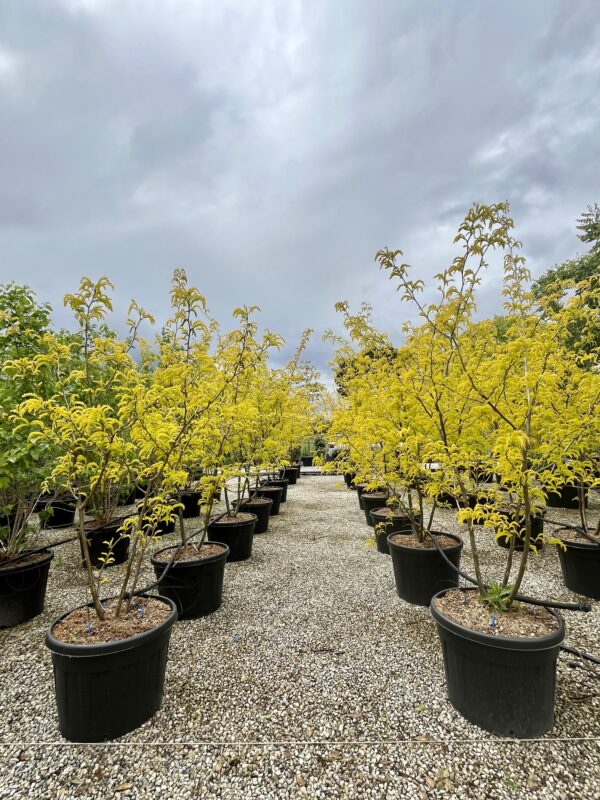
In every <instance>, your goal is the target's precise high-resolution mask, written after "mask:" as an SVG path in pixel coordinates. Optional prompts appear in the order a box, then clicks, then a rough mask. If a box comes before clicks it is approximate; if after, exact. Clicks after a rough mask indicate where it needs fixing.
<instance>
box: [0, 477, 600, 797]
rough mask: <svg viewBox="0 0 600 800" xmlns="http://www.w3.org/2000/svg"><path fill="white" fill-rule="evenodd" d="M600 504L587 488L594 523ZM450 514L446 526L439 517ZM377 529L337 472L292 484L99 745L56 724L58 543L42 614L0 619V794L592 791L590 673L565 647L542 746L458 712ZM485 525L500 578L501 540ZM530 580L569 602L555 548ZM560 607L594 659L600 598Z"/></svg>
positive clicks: (596, 685) (62, 561)
mask: <svg viewBox="0 0 600 800" xmlns="http://www.w3.org/2000/svg"><path fill="white" fill-rule="evenodd" d="M599 510H600V504H599V502H598V496H597V495H596V496H595V497H594V498H593V502H592V509H591V516H592V518H597V515H598V513H599ZM548 516H550V517H551V518H553V519H557V518H559V516H560V518H562V519H566V518H569V517H570V518H571V519H573V520H574V521H575V515H573V514H572V512H561V511H558V510H554V509H550V510H549V512H548ZM442 521H443V524H444V527H445V528H446V529H447V530H457V526H456V524H455V523H454V522H453V516H452V514H451V512H449V511H442V512H440V522H442ZM188 525H189V526H190V527H191V528H193V526H194V521H193V520H190V521H189V522H188ZM371 533H372V531H371V529H370V528H367V526H366V524H365V519H364V514H363V512H362V511H360V510H359V508H358V503H357V499H356V495H355V493H354V492H350V491H348V490H347V489H345V488H344V487H343V484H342V482H341V479H340V478H336V477H332V476H328V477H325V476H319V477H317V476H310V477H303V478H301V479H300V481H299V482H298V484H297V485H295V486H290V487H289V491H288V502H287V503H286V504H284V505H282V513H281V514H280V516H278V517H272V518H271V521H270V529H269V532H268V533H267V534H261V535H258V536H256V537H255V540H254V551H253V557H252V559H251V560H250V561H247V562H239V563H233V564H228V565H227V568H226V575H225V590H224V603H223V606H222V608H221V609H220V610H219V611H218V612H217V613H216V614H214V615H212V616H211V617H208V618H205V619H203V620H191V621H185V622H180V623H177V625H176V626H175V628H174V629H173V634H172V637H171V648H170V657H169V663H168V668H167V681H166V689H165V699H164V703H163V707H162V709H161V710H160V711H159V712H158V713H157V714H156V715H155V717H154V718H153V719H152V720H150V721H149V722H148V723H146V724H145V725H144V726H142V727H141V728H140V729H138V730H137V731H135V732H133V733H131V734H129V735H128V736H125V737H123V738H122V739H121V740H119V741H118V742H115V743H108V744H106V745H85V746H84V745H72V744H67V743H65V742H63V741H62V739H61V736H60V734H59V732H58V727H57V718H56V710H55V705H54V696H53V686H52V667H51V660H50V654H49V652H48V651H47V650H46V648H45V646H44V643H43V637H44V632H45V629H46V627H47V626H48V624H49V623H50V622H51V621H52V620H53V619H54V618H55V617H57V616H58V615H59V614H61V613H63V612H64V611H65V610H67V609H69V608H71V607H73V606H75V605H78V604H80V603H82V602H83V601H84V600H85V596H84V591H83V581H82V575H81V571H80V569H79V568H78V565H77V562H78V547H77V545H76V543H74V544H69V545H66V546H63V547H62V548H60V550H59V553H60V555H59V554H57V558H55V561H54V562H53V566H52V568H51V573H50V580H49V587H48V595H47V601H46V609H45V611H44V614H43V615H41V616H40V617H38V618H37V619H35V620H33V621H32V622H30V623H28V624H26V625H23V626H21V627H19V628H16V629H12V630H9V631H4V632H0V644H1V650H0V686H1V687H2V714H1V715H0V743H1V749H0V752H1V754H2V757H1V759H0V763H1V765H2V766H1V768H0V800H4V799H5V798H6V800H8V798H31V799H32V800H33V798H76V797H84V798H107V797H109V798H112V797H115V798H152V797H157V796H159V793H160V794H163V793H164V794H165V796H172V797H174V798H177V800H179V798H223V799H224V800H225V798H227V800H234V799H235V800H237V799H238V798H239V799H240V800H242V798H243V800H246V799H247V798H257V799H258V798H277V799H278V800H279V799H281V800H285V799H286V798H352V799H354V798H365V799H366V798H373V799H374V800H375V799H377V800H379V798H390V800H393V799H394V798H418V799H419V800H424V799H425V798H431V800H434V798H455V797H457V798H462V797H464V798H482V800H483V798H489V797H494V798H497V799H498V800H503V799H504V798H520V797H530V798H531V797H534V798H537V797H539V798H569V799H570V798H573V800H575V799H576V798H577V800H579V798H582V797H586V798H589V799H590V800H593V799H594V798H600V669H597V670H593V669H591V670H589V671H586V670H584V669H581V668H573V667H570V666H569V661H570V659H569V658H565V657H564V656H561V657H560V659H559V672H558V687H557V693H556V724H555V726H554V728H553V730H552V731H551V732H550V733H549V734H548V735H547V736H546V737H545V738H544V739H543V740H539V741H535V742H530V741H528V742H513V741H504V740H499V739H497V738H495V737H493V736H491V735H489V734H486V733H485V732H483V731H481V730H479V729H478V728H476V727H474V726H472V725H470V724H469V723H467V722H466V721H465V720H463V719H462V718H461V717H460V715H459V714H458V713H457V712H456V711H455V710H454V709H453V708H452V706H451V705H450V704H449V702H448V701H447V700H446V695H445V686H444V676H443V664H442V655H441V650H440V646H439V643H438V639H437V634H436V631H435V626H434V623H433V621H432V619H431V617H430V614H429V611H428V610H427V609H424V608H416V607H412V606H409V605H407V604H406V603H404V602H402V601H401V600H400V599H399V598H398V597H397V595H396V592H395V586H394V578H393V572H392V564H391V559H390V557H389V556H386V555H382V554H380V553H378V552H377V551H376V550H375V549H374V548H371V547H368V546H367V545H366V542H367V539H368V538H369V536H370V535H371ZM54 535H55V536H57V537H62V536H64V532H61V533H60V534H54ZM480 538H481V540H482V542H484V543H485V547H484V563H485V564H486V565H488V571H489V575H490V577H495V575H494V572H493V570H492V568H491V565H496V566H497V567H499V565H500V564H501V563H502V561H503V558H504V557H505V551H503V550H501V549H500V548H499V547H498V546H497V545H496V544H495V542H494V540H493V537H492V535H491V534H489V533H485V532H483V531H482V532H481V534H480ZM172 541H176V537H175V536H169V537H163V540H161V542H160V543H159V544H158V545H157V547H156V549H159V547H162V546H164V545H165V544H168V543H170V542H172ZM163 542H164V544H163ZM463 565H464V566H465V567H466V568H467V569H469V567H470V559H469V557H468V553H467V552H465V554H464V557H463ZM120 569H121V568H120V567H116V568H113V570H115V571H118V570H120ZM111 574H113V575H115V574H116V573H115V572H112V573H111ZM152 574H153V573H152V571H151V570H150V569H148V571H147V575H146V577H147V578H148V579H150V578H151V577H152ZM495 574H496V575H497V574H498V570H497V571H496V573H495ZM74 575H75V576H77V579H76V580H74V577H73V576H74ZM524 590H525V591H527V592H529V593H530V594H534V595H537V596H543V597H546V598H547V597H549V596H552V597H553V598H555V599H561V600H574V599H577V598H576V597H575V596H574V595H572V593H571V592H569V591H568V590H566V589H565V588H564V586H563V585H562V579H561V575H560V567H559V564H558V557H557V555H556V553H555V552H554V548H547V549H546V551H544V552H543V553H542V554H541V555H540V556H538V557H535V558H534V559H533V563H532V565H531V570H530V572H529V574H528V576H527V579H526V584H525V586H524ZM565 618H566V622H567V627H568V635H567V643H569V644H571V645H573V646H575V647H578V648H581V649H586V650H588V651H590V652H592V653H594V654H596V655H598V654H599V653H600V637H599V634H598V631H599V623H600V603H597V602H596V603H594V608H593V611H592V612H591V613H590V614H578V613H574V612H566V613H565ZM586 669H589V668H586Z"/></svg>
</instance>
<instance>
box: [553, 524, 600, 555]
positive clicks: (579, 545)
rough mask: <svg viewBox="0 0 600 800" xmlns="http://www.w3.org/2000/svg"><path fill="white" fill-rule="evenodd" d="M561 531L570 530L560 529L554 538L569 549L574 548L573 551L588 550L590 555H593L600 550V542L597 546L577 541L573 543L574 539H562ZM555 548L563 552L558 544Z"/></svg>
mask: <svg viewBox="0 0 600 800" xmlns="http://www.w3.org/2000/svg"><path fill="white" fill-rule="evenodd" d="M561 530H562V531H564V530H570V528H559V529H558V530H557V531H556V532H555V533H554V536H555V537H556V538H557V539H560V540H561V542H564V543H565V544H566V546H567V548H569V547H571V548H573V550H588V551H589V552H590V553H593V552H595V551H597V550H598V549H600V541H598V543H597V544H594V542H588V541H585V542H577V541H573V540H572V539H562V538H561V537H560V532H561ZM555 547H557V548H558V549H559V550H562V548H561V547H560V545H558V544H557V545H555Z"/></svg>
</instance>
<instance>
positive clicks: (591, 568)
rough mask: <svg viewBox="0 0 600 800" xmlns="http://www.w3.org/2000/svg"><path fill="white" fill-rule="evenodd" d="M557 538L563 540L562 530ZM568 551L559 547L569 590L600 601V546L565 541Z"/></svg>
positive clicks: (562, 567)
mask: <svg viewBox="0 0 600 800" xmlns="http://www.w3.org/2000/svg"><path fill="white" fill-rule="evenodd" d="M555 535H556V537H557V538H558V539H560V538H561V536H560V530H558V531H557V532H556V534H555ZM562 541H564V543H565V545H566V548H567V549H566V550H564V549H563V548H562V547H560V546H559V545H557V546H556V549H557V550H558V558H559V561H560V568H561V570H562V574H563V580H564V582H565V586H566V587H567V589H570V590H571V591H572V592H576V593H577V594H583V595H585V596H586V597H593V598H594V600H600V545H597V544H593V543H592V542H580V541H572V540H570V539H563V540H562Z"/></svg>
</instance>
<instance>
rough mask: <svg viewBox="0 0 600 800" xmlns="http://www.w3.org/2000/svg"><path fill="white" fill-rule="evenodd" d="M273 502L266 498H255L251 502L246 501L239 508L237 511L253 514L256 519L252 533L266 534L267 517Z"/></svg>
mask: <svg viewBox="0 0 600 800" xmlns="http://www.w3.org/2000/svg"><path fill="white" fill-rule="evenodd" d="M272 505H273V501H272V500H270V499H269V498H268V497H255V498H253V499H252V500H246V501H245V502H244V503H242V504H241V505H240V506H239V510H240V511H243V512H247V513H249V514H254V516H255V517H256V525H255V526H254V533H255V534H256V533H266V532H267V531H268V529H269V516H270V515H271V506H272Z"/></svg>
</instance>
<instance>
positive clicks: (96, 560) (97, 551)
mask: <svg viewBox="0 0 600 800" xmlns="http://www.w3.org/2000/svg"><path fill="white" fill-rule="evenodd" d="M126 519H127V517H118V518H117V519H114V520H112V522H107V523H106V525H94V524H93V523H91V522H88V523H86V525H85V538H86V539H87V541H88V549H89V551H90V561H91V562H92V566H93V567H101V566H102V561H101V558H102V556H103V554H104V553H105V552H106V550H107V549H108V545H107V544H106V542H112V543H113V548H112V552H111V555H112V557H113V559H114V561H113V562H112V563H111V565H110V566H114V565H116V564H123V563H124V562H125V561H127V556H128V554H129V536H123V533H122V532H120V531H119V528H120V527H121V525H122V524H123V522H124V521H125V520H126ZM81 558H82V564H83V551H82V553H81Z"/></svg>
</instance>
